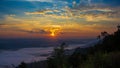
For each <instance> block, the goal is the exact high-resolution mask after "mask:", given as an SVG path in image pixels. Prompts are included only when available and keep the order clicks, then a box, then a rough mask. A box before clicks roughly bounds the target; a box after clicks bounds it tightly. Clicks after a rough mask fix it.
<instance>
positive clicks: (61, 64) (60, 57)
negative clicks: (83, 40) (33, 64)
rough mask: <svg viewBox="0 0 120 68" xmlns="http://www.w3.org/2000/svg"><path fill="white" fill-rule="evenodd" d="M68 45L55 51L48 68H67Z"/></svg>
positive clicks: (62, 45)
mask: <svg viewBox="0 0 120 68" xmlns="http://www.w3.org/2000/svg"><path fill="white" fill-rule="evenodd" d="M65 47H66V43H62V44H61V45H60V47H57V48H55V49H54V52H53V55H52V56H51V57H49V58H48V68H67V58H66V55H65V49H64V48H65Z"/></svg>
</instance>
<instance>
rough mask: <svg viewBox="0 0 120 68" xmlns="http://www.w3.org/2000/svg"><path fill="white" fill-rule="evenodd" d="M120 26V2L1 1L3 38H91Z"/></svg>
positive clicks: (109, 0) (113, 0)
mask: <svg viewBox="0 0 120 68" xmlns="http://www.w3.org/2000/svg"><path fill="white" fill-rule="evenodd" d="M118 24H120V0H0V38H53V37H54V38H92V37H96V36H98V35H99V34H100V32H102V31H107V32H108V33H112V32H114V31H115V30H116V26H117V25H118Z"/></svg>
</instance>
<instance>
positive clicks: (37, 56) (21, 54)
mask: <svg viewBox="0 0 120 68" xmlns="http://www.w3.org/2000/svg"><path fill="white" fill-rule="evenodd" d="M84 42H85V40H84ZM96 42H97V40H91V41H88V40H87V41H86V42H85V43H83V42H82V43H77V44H69V45H68V46H67V47H66V49H69V50H73V49H75V48H77V47H81V48H82V47H83V48H84V47H89V46H90V45H91V44H94V43H96ZM0 46H1V45H0ZM55 47H56V46H39V47H36V46H35V47H34V46H32V47H30V46H28V47H26V46H25V47H18V48H16V47H15V49H8V48H7V49H1V50H0V68H7V67H9V68H10V66H11V68H12V66H13V65H15V66H17V65H19V64H20V63H21V62H23V61H24V62H26V63H31V62H35V61H42V60H46V59H47V57H49V56H50V55H51V53H52V52H53V50H54V48H55ZM11 48H12V47H11ZM13 48H14V47H13Z"/></svg>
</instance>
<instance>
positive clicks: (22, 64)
mask: <svg viewBox="0 0 120 68" xmlns="http://www.w3.org/2000/svg"><path fill="white" fill-rule="evenodd" d="M16 68H27V64H26V63H25V62H21V64H20V65H19V66H18V67H16Z"/></svg>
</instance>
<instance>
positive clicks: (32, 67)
mask: <svg viewBox="0 0 120 68" xmlns="http://www.w3.org/2000/svg"><path fill="white" fill-rule="evenodd" d="M117 28H118V29H117V31H116V32H114V33H113V34H108V33H107V32H106V31H104V32H101V35H99V36H98V38H99V39H100V41H99V42H98V43H97V44H95V45H94V46H92V47H88V48H76V49H75V51H74V53H73V54H72V55H68V54H66V53H65V49H64V48H65V46H66V44H65V43H62V44H61V46H60V47H58V48H55V49H54V52H53V54H52V56H51V57H49V58H48V59H47V60H46V61H41V62H35V63H31V64H25V63H21V64H20V65H19V66H18V67H17V68H120V26H118V27H117Z"/></svg>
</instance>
